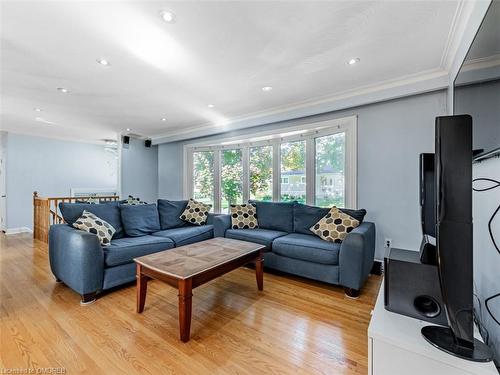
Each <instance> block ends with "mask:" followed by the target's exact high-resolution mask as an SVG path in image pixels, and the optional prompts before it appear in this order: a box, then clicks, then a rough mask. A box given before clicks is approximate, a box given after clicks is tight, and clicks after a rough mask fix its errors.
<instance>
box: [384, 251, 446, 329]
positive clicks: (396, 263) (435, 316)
mask: <svg viewBox="0 0 500 375" xmlns="http://www.w3.org/2000/svg"><path fill="white" fill-rule="evenodd" d="M384 263H385V264H384V266H385V279H384V304H385V308H386V309H387V310H389V311H392V312H395V313H398V314H402V315H406V316H410V317H412V318H416V319H420V320H425V321H428V322H431V323H434V324H440V325H447V324H448V322H447V320H446V312H445V310H444V305H443V298H442V296H441V289H440V286H439V275H438V270H437V267H436V266H435V265H432V264H424V263H421V262H420V253H419V252H417V251H411V250H402V249H391V250H390V252H389V254H388V256H387V257H385V259H384Z"/></svg>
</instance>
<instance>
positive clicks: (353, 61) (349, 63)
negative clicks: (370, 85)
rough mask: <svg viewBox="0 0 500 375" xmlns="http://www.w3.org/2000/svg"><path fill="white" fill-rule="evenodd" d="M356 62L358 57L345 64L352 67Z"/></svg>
mask: <svg viewBox="0 0 500 375" xmlns="http://www.w3.org/2000/svg"><path fill="white" fill-rule="evenodd" d="M357 62H359V57H355V58H352V59H350V60H349V61H348V62H347V65H354V64H356V63H357Z"/></svg>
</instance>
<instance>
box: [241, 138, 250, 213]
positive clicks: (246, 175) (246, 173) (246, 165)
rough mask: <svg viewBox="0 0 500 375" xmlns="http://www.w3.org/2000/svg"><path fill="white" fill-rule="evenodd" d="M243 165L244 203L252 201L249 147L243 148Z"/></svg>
mask: <svg viewBox="0 0 500 375" xmlns="http://www.w3.org/2000/svg"><path fill="white" fill-rule="evenodd" d="M241 151H242V160H241V162H242V163H243V203H246V202H248V200H249V199H250V151H249V147H248V146H244V147H243V148H242V150H241Z"/></svg>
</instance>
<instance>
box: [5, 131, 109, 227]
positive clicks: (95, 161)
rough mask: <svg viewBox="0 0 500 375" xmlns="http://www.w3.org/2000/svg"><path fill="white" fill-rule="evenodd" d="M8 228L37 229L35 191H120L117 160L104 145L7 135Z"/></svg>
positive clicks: (65, 193) (61, 193) (54, 193)
mask: <svg viewBox="0 0 500 375" xmlns="http://www.w3.org/2000/svg"><path fill="white" fill-rule="evenodd" d="M6 176H7V184H6V185H7V229H14V228H23V227H26V228H30V229H32V227H33V191H38V192H39V194H40V196H69V194H70V189H71V188H116V187H117V160H116V158H115V156H114V155H112V154H111V153H109V152H106V151H104V147H103V146H99V145H94V144H88V143H78V142H69V141H60V140H55V139H48V138H41V137H32V136H26V135H18V134H12V133H8V134H7V174H6Z"/></svg>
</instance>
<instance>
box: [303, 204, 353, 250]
mask: <svg viewBox="0 0 500 375" xmlns="http://www.w3.org/2000/svg"><path fill="white" fill-rule="evenodd" d="M357 226H359V221H358V220H356V219H354V218H353V217H351V216H349V215H347V214H346V213H344V212H342V211H340V210H339V209H338V208H337V207H332V208H331V209H330V211H329V212H328V213H327V214H326V215H325V216H324V217H323V218H321V219H320V220H319V221H318V222H317V223H316V224H314V225H313V226H312V227H311V228H309V230H310V231H311V232H313V233H314V234H315V235H317V236H318V237H320V238H321V239H323V240H325V241H329V242H335V243H341V242H342V241H343V240H344V239H345V238H346V236H347V234H348V233H349V232H351V231H352V230H353V229H354V228H356V227H357Z"/></svg>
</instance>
